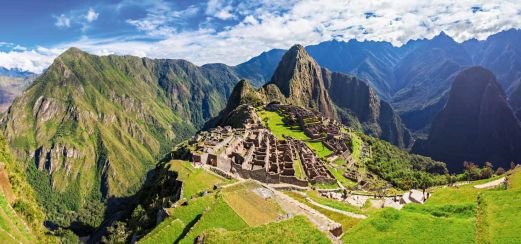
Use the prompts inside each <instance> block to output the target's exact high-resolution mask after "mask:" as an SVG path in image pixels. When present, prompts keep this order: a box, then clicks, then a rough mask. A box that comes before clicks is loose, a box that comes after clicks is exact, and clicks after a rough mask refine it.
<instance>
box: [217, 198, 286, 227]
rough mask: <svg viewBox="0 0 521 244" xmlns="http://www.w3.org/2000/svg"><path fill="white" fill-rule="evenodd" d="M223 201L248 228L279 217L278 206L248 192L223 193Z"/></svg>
mask: <svg viewBox="0 0 521 244" xmlns="http://www.w3.org/2000/svg"><path fill="white" fill-rule="evenodd" d="M223 197H224V200H225V201H226V203H227V204H228V206H230V207H231V208H232V209H233V210H234V211H235V213H237V214H238V215H239V216H240V217H241V218H242V219H243V220H244V221H245V222H246V223H247V224H248V225H249V226H259V225H262V224H267V223H270V222H273V221H274V220H276V219H277V217H278V216H279V212H281V211H279V207H278V205H277V204H276V203H275V202H273V201H271V200H270V199H264V198H262V197H260V196H259V195H257V194H256V193H255V192H252V191H250V190H238V191H231V192H225V193H223Z"/></svg>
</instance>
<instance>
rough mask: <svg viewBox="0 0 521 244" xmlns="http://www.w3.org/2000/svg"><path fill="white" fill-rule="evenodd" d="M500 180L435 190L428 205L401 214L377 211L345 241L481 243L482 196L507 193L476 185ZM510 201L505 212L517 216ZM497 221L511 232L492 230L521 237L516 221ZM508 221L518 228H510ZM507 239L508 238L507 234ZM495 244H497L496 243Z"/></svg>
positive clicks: (407, 208) (393, 211) (409, 209)
mask: <svg viewBox="0 0 521 244" xmlns="http://www.w3.org/2000/svg"><path fill="white" fill-rule="evenodd" d="M496 178H497V177H496ZM496 178H492V179H487V180H481V181H476V182H473V183H472V184H468V185H463V186H460V187H457V188H454V187H451V188H448V187H444V188H434V189H432V196H431V198H429V200H428V201H427V202H426V203H425V204H422V205H420V204H409V205H407V206H405V207H404V208H403V209H402V210H400V211H397V210H394V209H388V208H386V209H383V210H376V211H374V212H373V213H371V215H370V217H369V218H368V219H366V220H363V221H362V222H360V223H359V224H358V225H357V226H356V227H354V228H353V229H351V230H349V231H348V232H346V233H345V235H344V236H343V241H344V242H348V243H379V242H386V243H403V242H406V243H409V242H417V243H440V242H448V243H475V242H476V241H477V240H478V241H479V236H480V235H481V232H482V223H481V222H480V221H477V219H479V218H480V217H479V215H478V218H476V215H477V214H478V211H477V209H478V207H477V201H478V195H479V194H481V196H483V195H488V194H496V193H500V192H505V191H497V190H494V189H489V190H486V189H476V188H474V185H478V184H483V183H485V182H488V181H492V180H494V179H496ZM506 201H508V202H509V204H507V203H504V205H503V206H502V208H501V211H505V207H506V206H510V207H511V208H510V210H507V213H508V212H509V214H510V216H516V214H515V213H519V212H520V211H519V208H517V207H516V205H515V204H514V205H512V203H513V199H508V200H506ZM500 202H501V201H500ZM507 209H508V208H507ZM480 211H481V210H480ZM492 216H494V218H496V217H499V218H501V216H506V215H503V214H501V213H499V212H497V211H496V212H494V213H493V214H492ZM510 218H512V217H510ZM496 220H497V222H496V223H498V224H499V223H501V225H504V226H507V227H510V228H511V229H508V228H505V229H503V227H502V226H501V225H500V226H494V227H491V229H493V230H496V231H497V230H501V231H503V230H505V231H506V232H507V233H510V234H511V235H514V236H519V235H518V234H517V232H516V231H514V230H516V229H517V228H518V225H516V224H515V223H516V222H515V220H514V219H508V220H507V219H501V220H499V219H496ZM506 221H510V222H511V223H514V224H510V223H508V224H506ZM512 221H514V222H512ZM516 226H517V227H516ZM504 236H507V237H508V235H506V234H505V235H504ZM476 237H478V238H476ZM497 240H501V239H497ZM493 242H497V241H496V239H494V241H493ZM499 243H503V242H499ZM505 243H508V241H507V242H505Z"/></svg>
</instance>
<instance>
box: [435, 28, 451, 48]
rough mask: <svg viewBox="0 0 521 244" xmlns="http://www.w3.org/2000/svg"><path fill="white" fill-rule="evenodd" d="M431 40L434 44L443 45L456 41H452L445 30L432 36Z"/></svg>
mask: <svg viewBox="0 0 521 244" xmlns="http://www.w3.org/2000/svg"><path fill="white" fill-rule="evenodd" d="M431 41H432V42H433V43H435V44H445V45H446V44H452V43H456V41H454V39H452V37H450V36H449V35H447V33H445V31H442V32H440V33H439V34H438V35H436V36H435V37H433V38H432V40H431Z"/></svg>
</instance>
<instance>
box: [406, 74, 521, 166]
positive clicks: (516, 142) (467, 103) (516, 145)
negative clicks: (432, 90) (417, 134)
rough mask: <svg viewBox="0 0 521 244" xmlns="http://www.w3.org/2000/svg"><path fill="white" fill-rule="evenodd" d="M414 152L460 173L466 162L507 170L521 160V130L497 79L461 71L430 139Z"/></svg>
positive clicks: (436, 119) (490, 75) (433, 127)
mask: <svg viewBox="0 0 521 244" xmlns="http://www.w3.org/2000/svg"><path fill="white" fill-rule="evenodd" d="M413 151H415V152H418V153H420V154H424V155H426V156H431V157H432V158H434V159H436V160H442V161H445V162H447V164H448V167H449V168H450V169H452V170H455V171H459V170H461V168H462V166H463V161H472V162H475V163H481V164H482V163H484V162H487V161H490V162H492V163H494V165H496V166H502V167H507V166H508V165H509V164H510V162H511V161H514V162H517V161H520V160H521V153H520V152H521V127H520V125H519V122H518V121H517V119H516V118H515V116H514V114H513V112H512V109H511V108H510V106H509V105H508V103H507V101H506V97H505V93H504V92H503V90H502V89H501V86H500V85H499V84H498V82H497V80H496V78H495V76H494V75H493V74H492V72H490V71H489V70H487V69H484V68H482V67H471V68H467V69H465V70H463V71H461V72H460V73H459V74H458V75H457V76H456V78H455V80H454V83H453V85H452V88H451V91H450V93H449V100H448V102H447V105H446V106H445V108H444V109H443V111H441V112H440V113H439V114H438V115H437V116H436V118H435V119H434V122H433V124H432V128H431V131H430V134H429V138H428V139H427V140H426V141H420V142H418V144H417V145H415V147H414V148H413Z"/></svg>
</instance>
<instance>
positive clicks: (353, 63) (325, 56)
mask: <svg viewBox="0 0 521 244" xmlns="http://www.w3.org/2000/svg"><path fill="white" fill-rule="evenodd" d="M306 51H308V52H309V54H310V55H311V56H312V57H313V58H314V59H315V60H316V61H317V63H318V64H320V65H321V66H322V67H326V68H328V69H330V70H332V71H336V72H341V73H346V74H352V75H355V76H356V77H359V78H360V79H363V80H366V81H368V82H369V84H370V85H371V86H372V87H373V88H374V89H375V90H376V92H377V94H378V95H379V96H380V97H381V98H383V99H390V98H391V97H392V95H393V94H394V93H395V92H396V90H397V84H396V83H397V80H396V79H395V77H394V74H393V67H394V66H396V64H397V63H398V62H399V60H400V59H401V58H403V56H404V55H405V54H406V52H407V49H406V48H395V47H394V46H393V45H392V44H390V43H388V42H374V41H365V42H360V41H357V40H354V39H353V40H350V41H349V42H339V41H328V42H322V43H320V44H318V45H311V46H307V47H306Z"/></svg>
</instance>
